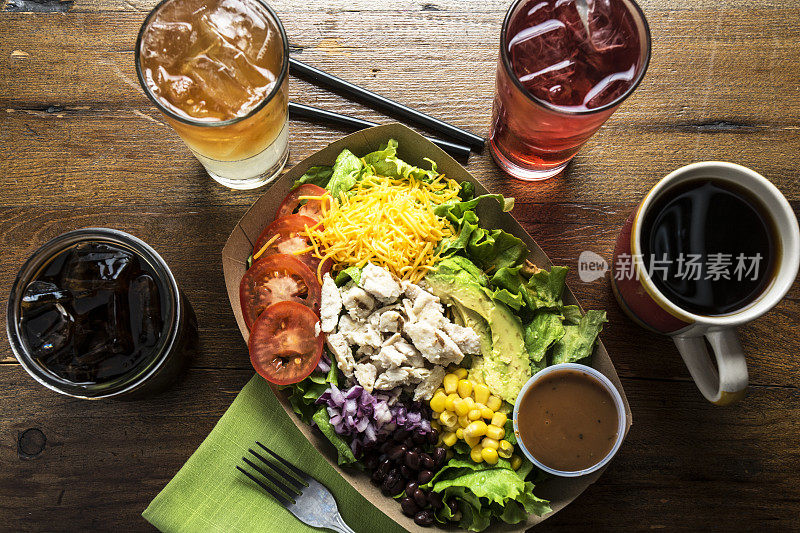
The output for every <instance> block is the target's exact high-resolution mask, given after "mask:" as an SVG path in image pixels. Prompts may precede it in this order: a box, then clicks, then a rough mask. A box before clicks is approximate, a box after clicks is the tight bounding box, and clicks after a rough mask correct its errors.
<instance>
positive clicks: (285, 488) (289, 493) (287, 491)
mask: <svg viewBox="0 0 800 533" xmlns="http://www.w3.org/2000/svg"><path fill="white" fill-rule="evenodd" d="M242 460H244V462H245V463H247V464H249V465H250V466H251V467H253V468H254V469H255V470H256V472H258V473H259V474H261V475H262V476H264V477H265V478H267V479H268V480H270V481H271V482H272V484H273V485H275V486H276V487H278V488H279V489H280V490H282V491H283V492H284V493H285V494H286V495H287V496H288V497H289V498H290V499H291V500H292V503H294V498H295V497H296V496H299V495H300V491H298V490H296V489H293V488H290V487H288V486H286V484H285V483H281V481H279V480H278V479H276V478H275V477H274V476H272V474H270V473H269V472H266V471H265V470H264V469H263V468H261V467H259V466H257V465H256V464H255V463H253V462H252V461H251V460H250V459H248V458H247V457H242Z"/></svg>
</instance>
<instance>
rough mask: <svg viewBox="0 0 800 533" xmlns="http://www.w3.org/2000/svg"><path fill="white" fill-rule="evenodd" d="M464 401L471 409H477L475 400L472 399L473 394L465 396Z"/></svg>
mask: <svg viewBox="0 0 800 533" xmlns="http://www.w3.org/2000/svg"><path fill="white" fill-rule="evenodd" d="M464 403H465V404H467V405H468V406H469V410H470V411H472V410H473V409H475V400H473V399H472V396H467V397H466V398H464Z"/></svg>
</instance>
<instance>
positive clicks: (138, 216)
mask: <svg viewBox="0 0 800 533" xmlns="http://www.w3.org/2000/svg"><path fill="white" fill-rule="evenodd" d="M3 2H4V3H5V5H4V8H3V9H2V11H1V12H0V27H1V28H2V29H1V30H0V176H2V185H1V187H2V189H0V191H1V192H0V198H1V200H0V213H2V215H1V217H0V218H1V219H2V221H1V222H0V234H2V237H0V238H1V239H2V244H3V250H4V252H3V257H2V260H1V261H0V287H2V296H3V298H4V299H5V298H6V296H7V294H8V290H9V287H10V284H11V281H12V280H13V278H14V276H15V274H16V272H17V269H18V268H19V266H20V265H21V263H22V262H23V261H24V260H25V258H26V257H28V255H29V254H30V253H31V252H32V251H33V250H34V249H35V248H36V247H37V246H39V245H40V244H42V243H43V242H45V241H46V240H47V239H49V238H51V237H54V236H56V235H58V234H60V233H62V232H64V231H67V230H71V229H75V228H80V227H84V226H107V227H113V228H119V229H122V230H125V231H128V232H131V233H133V234H134V235H137V236H139V237H141V238H142V239H144V240H146V241H147V242H149V243H150V244H151V245H153V246H154V247H155V248H156V249H157V250H158V251H159V252H160V253H161V254H162V255H163V256H164V258H165V259H166V260H167V262H168V263H169V264H170V265H171V267H172V269H173V271H174V273H175V276H176V277H177V279H178V282H179V284H180V285H181V287H182V288H183V290H184V291H185V293H186V294H187V296H188V297H189V299H190V300H191V302H192V304H193V305H194V307H195V309H196V311H197V315H198V319H199V325H200V336H201V353H200V355H199V357H197V359H196V360H195V361H194V363H193V365H192V368H191V369H190V370H189V371H188V372H187V373H186V374H185V376H184V377H183V379H182V381H181V382H180V383H179V384H177V385H176V386H174V387H173V388H172V389H170V390H169V391H168V392H166V393H164V394H162V395H159V396H157V397H154V398H152V399H151V400H147V401H139V402H128V403H126V402H117V401H99V402H86V401H80V400H72V399H68V398H66V397H62V396H59V395H56V394H54V393H51V392H50V391H48V390H45V389H44V388H42V387H40V386H39V385H37V384H36V383H35V382H34V381H33V380H32V379H31V378H29V377H28V375H27V374H25V372H24V371H23V370H22V369H21V368H20V367H19V366H18V365H17V364H16V362H15V360H14V358H13V356H12V354H11V351H10V349H9V347H8V343H7V341H6V339H5V337H4V338H3V340H2V341H1V342H2V347H1V348H0V412H1V413H2V414H1V415H0V529H4V528H8V529H9V530H14V531H27V530H30V531H44V530H47V531H56V530H58V531H99V530H116V531H120V530H124V531H134V530H152V528H151V527H150V526H149V525H148V524H147V523H146V522H145V521H144V520H143V519H142V518H141V517H140V516H139V514H140V513H141V511H142V510H143V509H144V507H145V506H146V505H147V503H148V502H149V501H150V500H151V499H152V498H153V496H155V495H156V493H157V492H158V491H159V490H160V489H161V488H162V487H163V486H164V485H165V484H166V483H167V481H169V479H170V478H171V477H172V476H173V475H174V474H175V472H176V471H177V470H178V468H179V467H180V466H181V465H182V464H183V462H184V461H185V460H186V459H187V458H188V457H189V455H190V454H191V453H192V451H193V450H194V449H195V448H196V447H197V446H198V445H199V444H200V442H201V441H202V440H203V438H204V437H205V436H206V435H207V434H208V432H209V431H210V430H211V428H212V427H213V426H214V423H215V422H216V421H217V419H218V418H219V417H220V415H222V413H223V412H224V411H225V409H226V408H227V407H228V405H229V404H230V402H231V401H232V400H233V398H234V396H235V395H236V393H237V392H238V391H239V389H240V388H241V387H242V385H243V384H244V383H245V382H246V381H247V380H248V379H249V377H250V376H251V375H252V373H253V372H252V370H251V367H250V364H249V361H248V357H247V351H246V347H245V344H244V342H242V339H241V337H240V335H239V331H238V330H237V328H236V325H235V323H234V320H233V315H232V313H231V312H230V309H229V305H228V301H227V297H226V294H225V291H224V284H223V279H222V267H221V261H220V251H221V249H222V245H223V243H224V242H225V240H226V238H227V236H228V233H229V231H230V230H231V228H232V227H233V226H234V224H235V223H236V221H237V220H238V219H239V217H240V216H241V215H242V214H243V213H244V211H245V210H246V209H247V207H248V206H249V205H250V204H251V203H252V202H253V201H254V200H255V199H256V198H258V197H259V195H260V194H261V193H260V192H258V191H252V192H235V191H231V190H227V189H224V188H222V187H221V186H219V185H217V184H216V183H215V182H213V181H212V180H211V179H210V178H208V177H207V176H206V175H205V174H204V173H203V170H202V168H201V167H200V165H199V163H197V161H195V159H194V158H193V157H192V155H191V154H190V153H189V151H188V150H187V149H186V148H185V147H184V145H183V144H182V142H181V141H180V140H179V139H178V137H177V136H176V135H175V133H174V132H173V131H172V130H171V129H170V128H169V127H168V126H166V125H165V124H164V121H163V120H162V118H161V117H160V116H159V113H158V112H157V111H156V109H155V108H154V107H153V106H152V105H151V103H150V102H149V101H148V100H147V99H146V98H145V96H144V94H143V93H142V91H141V89H140V88H139V84H138V82H137V81H136V77H135V74H134V66H133V46H134V40H135V38H136V33H137V31H138V29H139V25H140V24H141V22H142V20H143V19H144V17H145V14H146V13H147V12H148V11H149V10H150V9H151V8H152V7H153V5H154V4H155V1H154V0H104V1H103V0H77V1H76V2H74V3H73V2H71V1H70V2H59V0H3ZM508 3H509V2H508V0H502V1H498V0H483V1H477V0H474V1H467V0H449V1H445V0H424V1H418V0H401V1H400V2H396V1H391V2H390V1H388V0H379V1H373V0H308V1H305V2H295V3H293V2H291V1H289V0H276V1H274V2H272V4H273V5H274V7H275V8H276V10H277V11H278V13H279V14H280V16H281V18H282V20H283V22H284V24H285V26H286V29H287V32H288V34H289V36H290V40H291V49H292V54H294V55H295V57H298V58H300V59H302V60H303V61H307V62H308V63H311V64H314V65H316V66H319V67H321V68H323V69H326V70H328V71H329V72H332V73H336V74H339V75H341V76H343V77H344V78H346V79H350V80H353V81H356V82H358V83H361V84H363V85H364V86H366V87H368V88H370V89H374V90H377V91H379V92H381V93H383V94H385V95H388V96H390V97H393V98H395V99H397V100H400V101H402V102H404V103H406V104H409V105H411V106H414V107H416V108H418V109H421V110H423V111H426V112H430V113H432V114H434V115H436V116H439V117H442V118H444V119H446V120H449V121H452V122H453V123H455V124H457V125H460V126H463V127H466V128H469V129H472V130H473V131H476V132H479V133H481V134H484V135H485V134H486V133H487V131H488V126H489V117H490V108H491V98H492V94H493V90H494V70H495V61H496V57H497V49H498V35H499V32H500V23H501V20H502V18H503V14H504V12H505V9H506V8H507V5H508ZM642 7H643V8H644V11H645V12H646V14H647V16H648V19H649V21H650V25H651V28H652V33H653V56H652V61H651V63H650V69H649V71H648V73H647V76H646V78H645V80H644V82H643V83H642V85H641V86H640V87H639V89H638V90H637V91H636V92H635V93H634V95H633V96H632V97H631V98H630V99H629V100H628V101H627V102H626V103H625V104H624V105H623V106H622V108H621V109H620V110H619V111H617V112H616V114H615V115H614V116H613V117H612V118H611V120H610V121H609V122H608V124H606V125H605V126H604V127H603V128H602V129H601V130H600V132H598V133H597V134H596V135H595V136H594V137H593V138H592V139H591V140H590V141H589V142H588V144H587V145H586V146H585V147H584V148H583V150H582V151H581V152H580V153H579V154H578V156H577V157H576V159H575V161H574V163H573V164H572V165H571V166H570V167H569V168H568V169H567V171H566V173H565V174H564V175H562V176H561V177H558V178H556V179H552V180H550V181H547V182H545V183H543V184H538V185H530V184H525V183H521V182H517V181H514V180H512V179H510V178H508V177H507V176H505V175H503V174H502V173H501V172H500V171H499V170H498V169H497V167H496V166H495V165H494V164H493V162H492V160H491V158H490V156H489V155H488V153H484V154H481V155H474V156H473V157H472V158H471V160H470V163H469V165H468V167H467V168H468V169H469V170H470V171H471V172H473V173H474V174H475V175H476V176H477V177H478V178H479V179H481V180H483V182H484V183H485V184H486V185H487V186H488V187H489V188H490V189H493V190H494V191H496V192H500V193H503V194H505V195H510V196H514V197H516V199H517V207H516V208H515V210H514V214H515V216H516V217H517V219H518V220H520V221H521V222H522V224H523V225H524V226H525V227H526V229H527V230H528V231H529V232H530V233H531V234H532V235H533V236H534V238H535V239H537V240H538V242H539V243H540V245H541V246H542V247H543V248H544V249H545V251H546V252H547V253H548V254H550V257H551V258H552V260H553V261H554V262H555V263H556V264H564V265H568V266H570V267H572V271H571V273H570V275H569V283H570V285H571V287H572V289H573V290H574V292H575V293H576V295H577V296H578V298H579V299H581V300H582V302H583V304H584V306H585V307H586V308H595V309H606V310H608V313H609V320H610V323H609V324H608V326H607V327H606V329H605V331H604V332H603V339H604V341H605V343H606V346H607V348H608V351H609V352H610V354H611V357H612V359H613V360H614V363H615V365H616V367H617V371H618V372H619V374H620V377H621V378H622V382H623V384H624V386H625V390H626V392H627V395H628V399H629V400H630V403H631V407H632V410H633V416H634V424H633V427H632V429H631V432H630V434H629V436H628V439H627V441H626V443H625V445H624V446H623V448H622V450H621V452H620V453H619V455H618V457H617V458H616V459H615V460H614V461H613V463H612V464H611V466H610V468H609V469H608V470H607V471H606V473H605V475H604V476H603V477H602V479H601V480H600V481H599V482H598V483H596V484H595V485H594V486H592V487H590V488H589V489H588V490H587V491H586V493H585V494H584V495H583V496H581V497H580V498H579V499H578V500H577V501H575V503H574V504H573V505H572V506H570V507H569V508H567V509H566V510H564V511H563V512H561V513H559V514H558V515H556V516H555V517H554V518H553V519H551V520H548V521H547V522H546V523H545V524H543V525H542V527H540V528H538V530H539V531H546V530H549V529H552V530H562V531H572V530H576V529H592V530H609V529H621V528H623V527H624V528H626V529H641V530H647V529H669V530H675V529H680V530H695V531H696V530H723V529H724V530H748V529H755V528H757V527H758V528H763V529H768V530H781V531H785V530H790V529H795V530H797V529H800V518H799V516H800V483H798V481H797V477H798V474H800V445H798V435H799V434H800V389H799V388H798V387H800V357H799V356H798V354H799V353H800V336H799V335H798V334H797V330H796V329H795V326H796V324H797V322H798V320H800V301H799V299H800V290H798V288H797V285H795V287H794V288H793V290H792V291H791V292H790V294H789V296H788V297H787V298H786V299H785V300H784V301H783V302H782V303H781V304H780V305H779V306H778V307H777V308H776V309H774V310H773V311H771V312H770V313H768V314H767V315H766V316H764V317H763V318H761V319H759V320H757V321H756V322H755V323H753V324H750V325H748V326H746V327H743V328H741V339H742V344H743V345H744V347H745V349H746V351H747V353H748V356H749V359H748V362H749V368H750V381H751V386H750V389H749V394H748V396H747V398H746V399H745V400H744V401H742V402H741V403H739V404H738V405H735V406H732V407H727V408H719V407H714V406H712V405H710V404H709V403H707V402H706V401H705V400H704V399H703V398H702V397H701V396H700V394H699V393H698V391H697V390H696V389H695V386H694V384H693V383H692V382H691V380H690V379H689V376H688V373H687V371H686V369H685V368H684V366H683V363H682V362H681V360H680V358H679V357H678V354H677V352H676V350H675V348H674V347H673V344H672V342H671V341H670V340H669V339H666V338H662V337H658V336H655V335H652V334H649V333H646V332H644V331H643V330H641V329H639V328H638V327H636V326H635V325H634V324H632V323H631V322H630V321H629V320H628V319H627V318H626V317H625V316H623V314H622V313H621V312H620V310H619V308H618V307H617V305H616V303H615V301H614V298H613V296H612V294H611V290H610V288H609V280H608V278H605V279H602V280H599V281H595V282H592V283H582V282H580V280H579V279H578V277H577V275H576V272H575V268H576V263H577V257H578V254H579V253H580V252H581V251H583V250H592V251H595V252H597V253H599V254H600V255H602V256H603V257H605V258H606V259H609V258H610V256H611V250H612V245H613V243H614V240H615V238H616V235H617V232H618V231H619V229H620V227H621V226H622V223H623V221H624V219H625V218H626V217H627V216H628V213H630V211H631V210H632V209H633V208H634V206H635V205H636V204H637V202H638V201H639V200H640V198H641V197H642V195H643V194H644V192H645V191H647V190H648V189H649V188H650V187H651V186H652V185H653V184H654V183H655V182H656V181H657V180H658V179H659V178H661V177H662V176H664V175H665V174H667V173H668V172H670V171H671V170H673V169H675V168H677V167H680V166H682V165H684V164H687V163H691V162H693V161H701V160H712V159H716V160H727V161H733V162H737V163H741V164H743V165H747V166H749V167H751V168H753V169H755V170H756V171H758V172H760V173H762V174H764V175H765V176H767V177H768V178H769V179H771V180H772V181H773V182H774V183H775V184H776V185H777V186H778V187H779V188H780V189H781V190H782V191H783V192H784V194H785V195H786V196H787V197H788V198H789V200H790V201H791V203H792V205H793V206H794V207H795V209H796V210H797V209H798V208H800V182H798V179H797V175H798V174H797V166H796V165H797V153H798V152H800V77H799V76H798V70H797V62H798V60H800V26H798V24H797V22H798V20H800V8H798V4H797V2H792V1H789V0H772V1H768V2H751V1H750V0H723V1H718V0H714V1H712V0H672V1H667V0H645V1H644V2H643V4H642ZM290 92H291V95H292V98H293V99H295V100H296V101H299V102H302V103H307V104H311V105H317V106H320V107H325V108H327V109H331V110H334V111H339V112H345V113H350V114H357V115H359V116H362V117H365V118H368V119H371V120H376V121H384V122H385V121H387V120H388V119H387V118H386V117H382V116H380V115H379V114H377V113H375V112H373V111H372V110H369V109H364V108H361V107H360V106H357V105H355V104H352V103H350V102H347V101H344V100H343V99H341V98H339V97H338V96H335V95H331V94H329V93H327V92H324V91H322V90H320V89H318V88H316V87H313V86H310V85H308V84H306V83H303V82H300V81H298V80H297V79H292V80H291V90H290ZM341 135H342V132H340V131H334V130H331V129H328V128H326V127H321V126H316V125H310V124H307V123H303V122H292V124H291V140H290V143H291V157H290V161H289V165H290V166H291V165H292V164H294V163H295V162H297V161H299V160H301V159H303V158H304V157H306V156H307V155H309V154H311V153H312V152H314V151H316V150H318V149H319V148H321V147H323V146H325V145H326V144H327V143H329V142H331V141H333V140H335V139H336V138H338V137H339V136H341ZM2 309H3V310H4V309H5V301H3V303H2ZM3 319H4V318H3Z"/></svg>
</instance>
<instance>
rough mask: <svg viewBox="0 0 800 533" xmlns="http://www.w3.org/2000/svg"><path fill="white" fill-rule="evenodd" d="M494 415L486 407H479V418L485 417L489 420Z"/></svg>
mask: <svg viewBox="0 0 800 533" xmlns="http://www.w3.org/2000/svg"><path fill="white" fill-rule="evenodd" d="M493 416H494V411H492V410H491V409H489V408H488V407H484V408H483V409H481V418H485V419H486V420H491V419H492V417H493Z"/></svg>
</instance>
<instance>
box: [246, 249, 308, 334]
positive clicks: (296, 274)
mask: <svg viewBox="0 0 800 533" xmlns="http://www.w3.org/2000/svg"><path fill="white" fill-rule="evenodd" d="M320 293H321V287H320V285H319V282H318V281H317V275H316V273H314V272H312V271H311V269H310V268H308V266H307V265H305V264H304V263H303V262H302V261H300V259H298V258H297V257H295V256H293V255H287V254H272V255H268V256H267V257H263V258H261V259H259V260H258V261H256V262H255V263H253V266H251V267H250V268H249V269H248V271H247V272H245V274H244V277H243V278H242V282H241V283H240V284H239V302H240V303H241V305H242V315H244V321H245V323H246V324H247V327H248V328H250V327H252V326H253V323H254V322H255V321H256V318H258V316H259V315H260V314H261V313H262V312H263V311H264V309H266V308H267V307H269V306H270V305H272V304H274V303H276V302H283V301H290V302H295V303H298V304H300V305H304V306H307V307H309V308H311V309H312V310H314V311H317V312H318V311H319V305H320V299H321V298H320Z"/></svg>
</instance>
